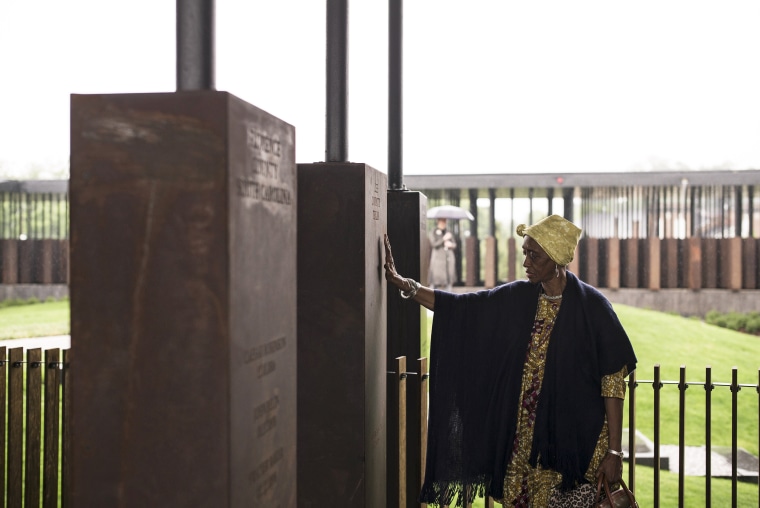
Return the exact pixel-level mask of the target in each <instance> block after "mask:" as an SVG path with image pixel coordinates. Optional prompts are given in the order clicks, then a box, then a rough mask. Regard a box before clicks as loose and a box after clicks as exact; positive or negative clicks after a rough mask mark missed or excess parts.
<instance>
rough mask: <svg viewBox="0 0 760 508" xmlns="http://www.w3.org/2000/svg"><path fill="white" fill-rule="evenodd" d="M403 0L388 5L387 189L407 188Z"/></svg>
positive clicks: (390, 1) (391, 1) (392, 0)
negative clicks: (404, 120)
mask: <svg viewBox="0 0 760 508" xmlns="http://www.w3.org/2000/svg"><path fill="white" fill-rule="evenodd" d="M402 11H403V0H389V5H388V188H389V189H390V190H402V189H403V188H404V172H403V161H402V154H403V118H402V117H403V115H402V110H403V107H402V106H403V93H402V82H403V80H402V73H403V65H402V62H403V55H402V47H403V44H402V43H403V14H402Z"/></svg>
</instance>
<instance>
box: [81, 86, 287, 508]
mask: <svg viewBox="0 0 760 508" xmlns="http://www.w3.org/2000/svg"><path fill="white" fill-rule="evenodd" d="M294 158H295V152H294V129H293V128H292V127H291V126H289V125H287V124H285V123H283V122H281V121H280V120H278V119H276V118H275V117H273V116H271V115H269V114H267V113H265V112H263V111H261V110H259V109H257V108H255V107H253V106H251V105H249V104H247V103H245V102H243V101H241V100H239V99H237V98H235V97H234V96H232V95H230V94H227V93H225V92H182V93H173V94H138V95H89V96H84V95H80V96H73V97H72V107H71V167H72V171H71V218H72V221H71V229H72V233H71V313H72V318H71V335H72V348H73V350H74V351H75V352H76V359H75V362H76V376H73V377H72V379H73V385H72V386H73V392H72V397H73V398H72V404H73V409H72V417H73V421H72V484H73V494H72V495H73V501H74V505H75V506H153V505H155V503H156V502H159V501H160V504H161V505H162V506H176V507H184V506H224V507H227V506H230V507H237V506H239V507H244V506H245V507H248V506H264V505H267V506H272V505H275V504H279V505H282V506H296V504H295V496H294V492H295V459H296V450H295V437H294V436H295V430H296V423H295V417H296V405H295V403H296V397H295V388H296V381H295V378H294V376H295V367H296V356H295V354H296V327H295V321H296V312H295V300H296V295H295V292H296V279H295V270H296V264H295V245H296V238H295V212H296V200H297V197H296V186H295V182H296V174H295V161H294Z"/></svg>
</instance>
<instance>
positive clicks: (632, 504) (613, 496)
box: [594, 475, 639, 508]
mask: <svg viewBox="0 0 760 508" xmlns="http://www.w3.org/2000/svg"><path fill="white" fill-rule="evenodd" d="M602 486H604V493H605V495H606V496H607V497H606V498H605V499H603V500H602V501H599V496H600V495H601V493H602ZM594 508H639V503H637V502H636V498H635V497H633V492H631V491H630V490H629V489H628V486H627V485H626V484H625V482H624V481H623V479H622V478H621V479H620V488H619V489H617V490H613V491H612V492H610V484H609V482H607V478H605V477H604V475H602V476H600V477H599V481H598V482H597V484H596V499H594Z"/></svg>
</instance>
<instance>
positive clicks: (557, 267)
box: [554, 265, 559, 278]
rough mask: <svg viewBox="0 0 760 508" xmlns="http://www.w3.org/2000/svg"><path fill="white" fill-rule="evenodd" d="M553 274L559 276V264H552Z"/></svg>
mask: <svg viewBox="0 0 760 508" xmlns="http://www.w3.org/2000/svg"><path fill="white" fill-rule="evenodd" d="M554 276H555V277H557V278H559V265H554Z"/></svg>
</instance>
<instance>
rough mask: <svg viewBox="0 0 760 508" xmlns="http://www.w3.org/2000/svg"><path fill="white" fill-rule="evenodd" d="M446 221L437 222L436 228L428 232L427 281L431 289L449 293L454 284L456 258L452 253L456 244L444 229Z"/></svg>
mask: <svg viewBox="0 0 760 508" xmlns="http://www.w3.org/2000/svg"><path fill="white" fill-rule="evenodd" d="M446 223H447V221H446V219H443V218H440V219H438V220H437V225H436V228H435V229H434V230H433V231H431V232H430V234H429V235H428V239H429V240H430V269H429V274H428V281H429V283H430V287H432V288H433V289H445V290H446V291H451V288H452V286H453V285H454V282H456V278H457V273H456V257H455V255H454V251H455V250H456V248H457V242H456V240H455V239H454V235H453V234H452V233H451V231H448V230H447V229H446Z"/></svg>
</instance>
